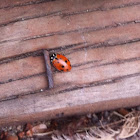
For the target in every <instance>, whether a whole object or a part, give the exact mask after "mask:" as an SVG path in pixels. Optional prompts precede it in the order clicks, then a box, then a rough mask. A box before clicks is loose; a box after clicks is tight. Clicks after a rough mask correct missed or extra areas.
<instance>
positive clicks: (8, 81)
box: [0, 71, 45, 85]
mask: <svg viewBox="0 0 140 140" xmlns="http://www.w3.org/2000/svg"><path fill="white" fill-rule="evenodd" d="M42 75H44V76H45V71H44V72H41V73H37V74H33V75H29V76H24V77H20V78H17V79H9V80H7V81H0V85H2V84H7V83H10V82H15V81H19V80H26V79H29V78H32V77H38V76H42Z"/></svg>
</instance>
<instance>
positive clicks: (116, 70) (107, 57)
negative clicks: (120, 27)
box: [0, 43, 140, 100]
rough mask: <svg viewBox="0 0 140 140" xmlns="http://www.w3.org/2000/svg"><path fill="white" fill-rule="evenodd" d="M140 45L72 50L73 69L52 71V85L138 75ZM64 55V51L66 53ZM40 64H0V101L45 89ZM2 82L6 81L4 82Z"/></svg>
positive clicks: (28, 60)
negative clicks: (62, 71) (61, 71)
mask: <svg viewBox="0 0 140 140" xmlns="http://www.w3.org/2000/svg"><path fill="white" fill-rule="evenodd" d="M139 45H140V43H132V44H131V43H130V44H127V45H118V46H112V47H104V48H102V47H101V48H100V47H99V48H94V49H93V48H87V49H86V48H83V49H79V50H78V51H76V48H74V49H75V51H73V52H71V53H69V54H68V55H67V57H68V58H70V61H71V64H72V67H73V69H72V71H71V72H69V73H59V72H55V71H54V70H53V71H54V85H55V87H56V88H57V87H59V86H61V85H65V84H67V83H68V85H69V86H70V85H71V84H75V85H80V84H87V83H88V82H91V83H92V82H95V81H98V80H104V79H108V78H111V77H118V76H123V75H129V74H133V73H138V72H139V71H140V51H139V50H140V47H139ZM68 52H70V50H68ZM85 52H86V54H85ZM65 53H67V52H66V51H65ZM77 60H79V61H77ZM42 62H43V57H36V58H33V57H28V58H26V59H20V60H17V61H13V62H12V63H9V64H6V65H5V64H3V65H1V77H2V79H1V80H3V81H2V82H3V83H2V82H1V86H0V87H1V93H0V99H2V100H3V99H7V98H9V97H12V96H18V95H24V94H30V92H31V93H36V92H39V91H41V89H43V90H44V89H46V88H47V87H48V84H47V82H46V80H47V79H46V80H45V78H46V76H45V65H43V64H44V63H42ZM4 65H5V66H4ZM134 67H135V69H134ZM9 68H10V69H11V71H10V72H9ZM16 70H17V72H16V73H15V71H16ZM79 71H80V74H79ZM61 77H63V79H62V78H61ZM9 78H10V80H9ZM4 80H6V81H5V82H4ZM11 81H12V82H11ZM69 86H67V88H69ZM6 87H8V88H6Z"/></svg>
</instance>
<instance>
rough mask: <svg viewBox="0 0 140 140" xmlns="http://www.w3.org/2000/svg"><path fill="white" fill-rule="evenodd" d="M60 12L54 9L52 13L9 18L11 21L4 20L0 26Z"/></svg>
mask: <svg viewBox="0 0 140 140" xmlns="http://www.w3.org/2000/svg"><path fill="white" fill-rule="evenodd" d="M60 12H61V11H55V12H52V13H48V14H41V15H35V16H32V17H22V18H17V19H15V20H11V21H8V22H5V23H1V24H0V27H4V26H7V25H9V24H13V23H16V22H20V21H26V20H31V19H35V18H41V17H47V16H56V15H59V14H60Z"/></svg>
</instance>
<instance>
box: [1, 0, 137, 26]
mask: <svg viewBox="0 0 140 140" xmlns="http://www.w3.org/2000/svg"><path fill="white" fill-rule="evenodd" d="M48 1H51V0H48ZM48 1H47V0H37V1H35V0H32V1H30V0H24V1H19V0H14V1H12V2H9V0H7V1H4V2H1V3H0V6H1V8H0V9H1V10H0V13H1V14H0V25H1V26H3V25H7V24H11V23H14V22H19V21H23V20H29V19H33V18H39V17H44V16H48V15H50V14H51V15H53V14H56V13H59V14H61V12H64V13H65V14H66V13H80V12H86V11H88V10H89V11H96V10H109V9H113V8H114V9H115V8H121V7H125V6H127V7H128V6H132V5H137V4H139V1H138V0H133V1H132V0H124V1H121V0H118V1H117V2H116V1H115V0H104V1H102V0H98V1H96V0H92V1H91V0H87V1H84V0H81V1H80V3H79V1H78V0H75V1H66V0H59V1H55V2H54V1H52V2H49V3H48ZM7 4H8V5H7ZM73 5H74V6H73ZM23 6H24V8H23ZM2 7H3V8H2ZM6 7H7V8H9V10H7V9H5V8H6ZM71 7H72V8H71ZM42 9H43V10H42ZM17 11H18V12H17ZM25 11H26V12H25ZM3 15H6V17H5V16H3Z"/></svg>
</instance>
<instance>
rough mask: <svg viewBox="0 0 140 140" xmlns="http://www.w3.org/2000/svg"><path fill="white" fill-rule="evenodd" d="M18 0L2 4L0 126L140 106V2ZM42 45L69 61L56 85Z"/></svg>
mask: <svg viewBox="0 0 140 140" xmlns="http://www.w3.org/2000/svg"><path fill="white" fill-rule="evenodd" d="M7 2H8V1H7ZM16 2H19V1H18V0H14V1H13V2H12V3H11V4H10V5H9V6H8V5H7V7H6V5H5V6H3V7H2V8H0V13H2V14H3V15H5V16H1V14H0V24H1V25H0V26H1V27H0V34H1V36H0V77H1V79H0V89H1V92H0V106H1V108H0V125H3V124H5V123H12V122H21V121H22V122H24V121H31V120H32V121H33V120H35V119H43V118H46V117H49V119H50V117H52V118H55V117H58V116H65V115H70V114H71V115H72V114H79V113H84V112H88V111H100V110H103V109H113V108H118V107H128V106H133V105H139V104H140V102H139V101H140V96H139V90H140V86H139V83H140V47H139V45H140V28H139V27H140V22H139V21H140V15H139V12H140V3H139V1H138V0H123V1H121V0H118V1H115V0H108V1H107V0H105V1H102V0H99V1H96V0H94V1H92V0H88V2H87V1H84V0H81V2H80V4H79V0H75V1H74V0H72V1H71V0H64V1H62V0H59V1H51V2H49V3H48V1H43V0H39V1H36V2H37V3H36V2H34V1H31V4H30V3H28V0H27V1H26V0H25V1H22V2H23V3H22V2H19V4H18V3H16ZM49 6H50V9H49V8H48V7H49ZM8 7H9V8H8ZM29 9H31V10H29ZM51 9H53V10H51ZM16 11H19V12H16ZM25 11H26V12H25ZM6 15H7V16H6ZM4 17H5V18H4ZM22 19H23V20H22ZM44 49H46V50H47V51H49V53H50V54H51V53H54V52H56V53H57V52H59V53H62V54H64V55H66V57H68V58H69V60H70V61H71V64H72V70H71V72H68V73H63V72H58V71H56V70H55V69H54V68H53V77H54V88H53V89H48V83H47V78H46V75H45V62H44V58H43V53H42V51H43V50H44ZM43 91H44V92H43ZM102 104H104V106H102ZM80 108H82V109H80Z"/></svg>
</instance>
